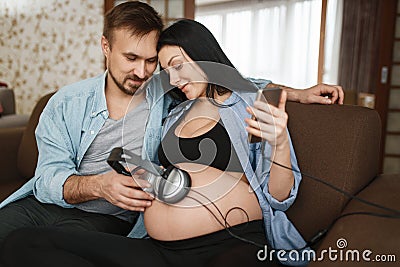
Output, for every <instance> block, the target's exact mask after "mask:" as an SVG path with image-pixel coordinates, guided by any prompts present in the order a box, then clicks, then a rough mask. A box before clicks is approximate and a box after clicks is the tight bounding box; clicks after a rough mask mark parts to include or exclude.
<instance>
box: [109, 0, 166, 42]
mask: <svg viewBox="0 0 400 267" xmlns="http://www.w3.org/2000/svg"><path fill="white" fill-rule="evenodd" d="M116 29H126V30H128V31H129V32H130V33H131V35H132V36H133V35H138V36H144V35H146V34H148V33H150V32H152V31H157V32H158V35H159V34H160V33H161V31H162V29H163V23H162V20H161V16H160V15H159V14H158V13H157V11H155V10H154V8H153V7H151V6H150V5H148V4H146V3H142V2H139V1H128V2H124V3H122V4H119V5H117V6H115V7H114V8H113V9H111V10H110V11H109V12H107V14H106V15H105V17H104V29H103V36H104V37H105V38H106V39H107V40H108V42H109V45H110V48H111V46H112V42H113V33H114V30H116Z"/></svg>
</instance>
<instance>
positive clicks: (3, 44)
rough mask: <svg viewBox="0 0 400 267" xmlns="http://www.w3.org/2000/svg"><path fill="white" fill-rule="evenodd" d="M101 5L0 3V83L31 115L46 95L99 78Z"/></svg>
mask: <svg viewBox="0 0 400 267" xmlns="http://www.w3.org/2000/svg"><path fill="white" fill-rule="evenodd" d="M103 4H104V0H79V1H76V0H17V1H16V0H1V1H0V80H1V81H6V82H7V83H8V84H10V85H11V87H12V88H13V89H14V91H15V94H16V101H17V103H16V104H17V112H18V113H24V114H29V113H30V112H31V110H32V108H33V106H34V105H35V103H36V101H37V100H38V98H40V97H41V96H43V95H44V94H46V93H47V92H50V91H53V90H57V89H59V88H60V87H62V86H64V85H67V84H70V83H72V82H75V81H79V80H81V79H85V78H88V77H91V76H94V75H97V74H99V73H102V72H103V69H104V65H103V64H104V63H103V55H102V53H101V49H100V37H101V33H102V28H103Z"/></svg>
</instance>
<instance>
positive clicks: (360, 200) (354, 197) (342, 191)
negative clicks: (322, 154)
mask: <svg viewBox="0 0 400 267" xmlns="http://www.w3.org/2000/svg"><path fill="white" fill-rule="evenodd" d="M266 159H267V158H266ZM267 160H268V161H270V162H272V163H274V164H276V165H278V166H280V167H282V168H285V169H287V170H291V171H294V172H296V173H299V174H301V175H303V176H306V177H308V178H311V179H312V180H314V181H316V182H319V183H322V184H324V185H326V186H328V187H330V188H332V189H333V190H335V191H338V192H339V193H341V194H343V195H345V196H347V197H349V198H351V199H355V200H357V201H359V202H361V203H364V204H367V205H369V206H373V207H376V208H379V209H382V210H385V211H389V212H393V213H396V214H399V215H400V211H399V210H396V209H391V208H388V207H385V206H382V205H379V204H376V203H374V202H371V201H368V200H365V199H363V198H360V197H357V196H355V195H353V194H351V193H349V192H347V191H344V190H342V189H340V188H338V187H336V186H334V185H332V184H330V183H328V182H326V181H324V180H322V179H320V178H318V177H315V176H312V175H310V174H307V173H304V172H301V171H299V170H295V169H292V168H290V167H287V166H285V165H282V164H280V163H277V162H276V161H273V160H270V159H267Z"/></svg>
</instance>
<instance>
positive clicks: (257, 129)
mask: <svg viewBox="0 0 400 267" xmlns="http://www.w3.org/2000/svg"><path fill="white" fill-rule="evenodd" d="M286 98H287V93H286V91H284V90H283V91H282V94H281V98H280V101H279V104H278V107H275V106H272V105H269V104H267V103H265V102H262V101H255V102H254V107H252V108H250V107H247V112H248V113H250V114H251V115H255V117H256V118H257V120H253V119H250V118H246V119H245V122H246V123H247V124H248V127H246V130H247V131H248V132H249V133H250V134H252V135H254V136H258V137H261V138H262V139H263V140H266V141H267V142H268V143H269V144H270V145H271V146H275V147H281V146H285V145H287V143H288V135H287V132H286V126H287V120H288V115H287V113H286V111H285V104H286Z"/></svg>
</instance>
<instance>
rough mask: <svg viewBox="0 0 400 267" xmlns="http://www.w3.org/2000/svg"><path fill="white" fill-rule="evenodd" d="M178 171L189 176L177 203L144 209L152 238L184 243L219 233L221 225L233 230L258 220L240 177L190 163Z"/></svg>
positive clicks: (251, 197)
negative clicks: (186, 190)
mask: <svg viewBox="0 0 400 267" xmlns="http://www.w3.org/2000/svg"><path fill="white" fill-rule="evenodd" d="M179 167H180V168H182V169H184V170H186V171H187V172H189V174H190V176H191V179H192V189H191V191H190V192H189V194H188V196H187V197H186V198H185V199H183V200H182V201H180V202H179V203H175V204H166V203H163V202H161V201H159V200H154V201H153V203H152V206H151V207H149V208H147V209H146V211H145V212H144V223H145V226H146V229H147V232H148V234H149V235H150V236H151V237H152V238H154V239H158V240H165V241H167V240H180V239H186V238H191V237H196V236H200V235H204V234H208V233H212V232H216V231H219V230H221V229H223V228H224V225H225V221H226V223H227V224H228V225H230V226H233V225H236V224H240V223H244V222H247V221H252V220H256V219H261V218H262V214H261V208H260V206H259V203H258V200H257V197H256V195H255V193H254V192H253V191H252V190H251V188H250V186H249V185H248V184H247V183H246V182H245V181H246V180H245V179H242V178H243V177H241V176H242V175H241V174H240V175H232V174H228V173H225V172H223V171H221V170H218V169H215V168H213V167H208V166H203V165H198V164H193V163H184V164H183V163H182V164H179ZM203 205H204V206H205V207H204V206H203ZM207 208H208V209H207ZM220 213H221V214H220Z"/></svg>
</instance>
